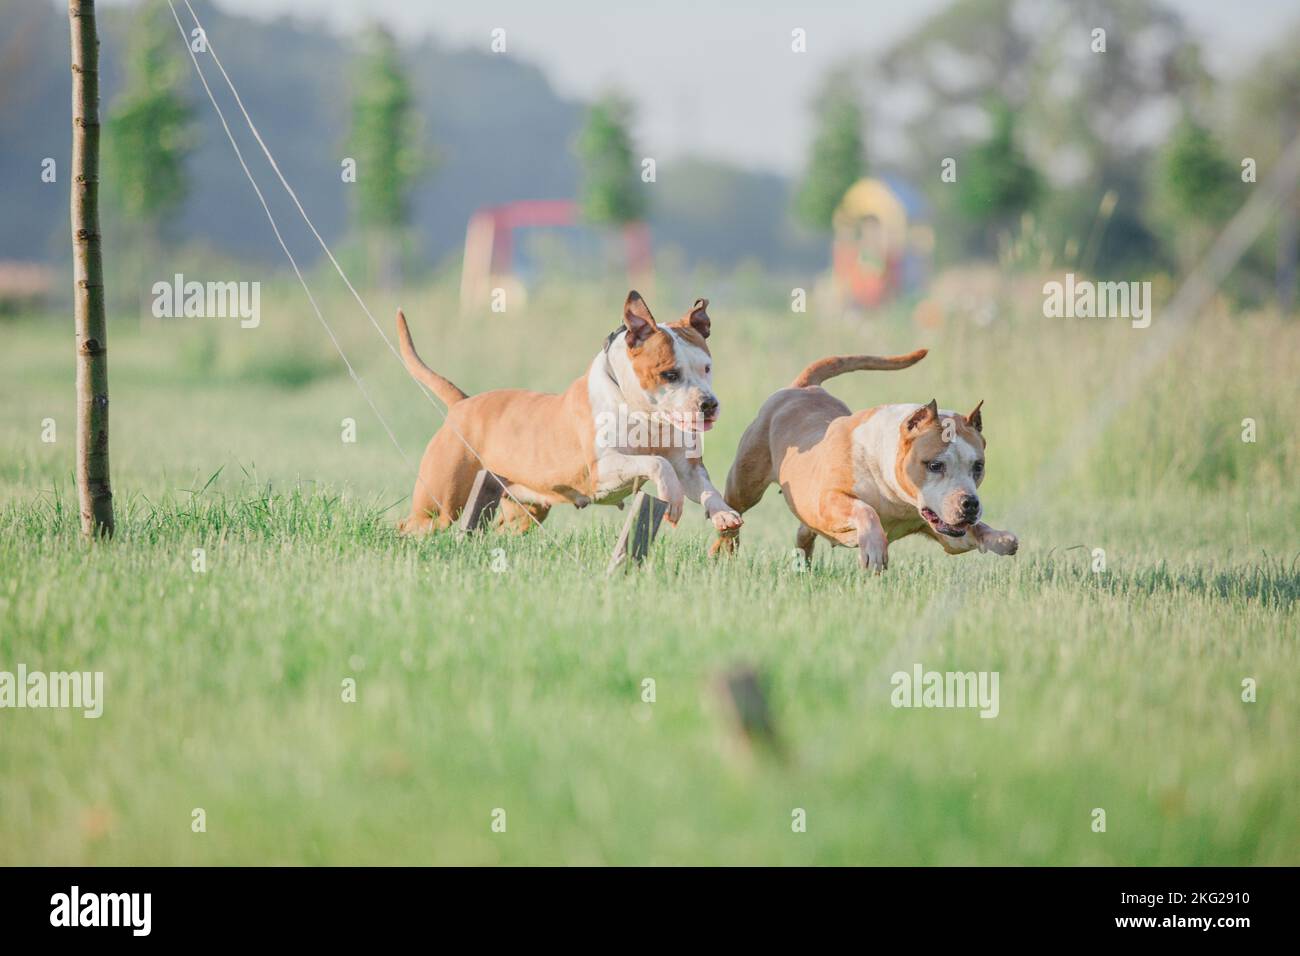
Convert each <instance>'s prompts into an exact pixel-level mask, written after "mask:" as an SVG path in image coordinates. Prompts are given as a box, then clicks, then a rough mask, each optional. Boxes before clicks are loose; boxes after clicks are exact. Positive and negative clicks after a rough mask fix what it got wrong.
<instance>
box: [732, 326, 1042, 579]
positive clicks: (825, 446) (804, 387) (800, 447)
mask: <svg viewBox="0 0 1300 956" xmlns="http://www.w3.org/2000/svg"><path fill="white" fill-rule="evenodd" d="M925 355H926V350H925V349H918V350H917V351H915V352H911V353H909V354H907V355H898V356H891V357H881V356H875V355H845V356H836V357H832V358H825V359H822V360H821V361H819V362H814V363H813V364H812V365H809V366H808V367H807V368H806V369H804V370H803V372H801V373H800V374H799V377H798V378H796V379H795V380H794V382H793V383H792V384H791V385H790V387H789V388H783V389H781V390H780V391H779V392H777V393H776V394H774V395H773V396H772V397H771V398H769V399H768V400H767V401H766V402H764V403H763V407H762V408H761V409H760V410H759V412H758V417H757V418H756V419H755V420H754V421H753V423H752V424H750V426H749V427H748V428H747V429H746V430H745V434H744V435H743V436H742V437H741V439H740V449H739V451H738V452H737V455H736V461H735V463H734V464H733V465H732V466H731V471H730V473H728V475H727V494H726V499H727V504H729V505H731V506H732V507H733V508H735V509H736V510H737V511H739V512H740V513H741V514H743V513H744V512H746V511H748V510H749V509H750V508H752V507H754V505H756V504H758V502H759V499H761V498H762V497H763V492H764V491H766V490H767V486H768V485H770V484H773V483H776V484H778V485H779V486H780V488H781V492H782V494H783V495H784V496H785V503H786V505H787V506H788V507H789V508H790V510H791V511H792V512H794V515H795V517H796V518H798V519H799V522H800V525H799V531H798V533H797V536H796V538H795V543H796V544H797V545H798V546H799V548H800V549H802V551H803V553H804V556H805V557H806V558H808V559H811V558H812V552H813V545H814V543H815V542H816V540H817V536H818V535H821V536H822V537H823V538H826V539H827V540H829V541H830V542H831V543H832V544H842V545H845V546H847V547H850V548H852V547H856V548H857V549H858V561H859V563H860V564H861V565H862V566H863V567H865V568H869V569H871V570H872V571H874V572H877V573H879V572H881V571H883V570H884V569H885V568H886V567H888V564H889V552H888V545H889V542H890V541H897V540H898V539H899V538H903V537H906V536H907V535H909V534H915V533H916V532H918V531H920V532H924V533H926V534H928V535H929V536H930V537H932V538H934V539H935V540H936V541H938V542H939V543H940V544H941V545H943V547H944V549H945V550H946V551H948V552H949V553H950V554H961V553H963V552H965V551H971V550H975V549H978V550H980V551H992V552H994V553H995V554H1015V553H1016V549H1017V547H1018V546H1019V542H1018V541H1017V539H1016V536H1015V535H1014V534H1012V533H1011V532H1009V531H998V530H996V529H994V528H990V527H989V526H988V525H986V524H984V523H983V522H981V521H980V513H981V506H980V500H979V496H978V495H977V494H976V488H978V487H979V484H980V482H981V481H983V479H984V448H985V441H984V434H983V421H982V419H981V417H980V405H983V402H981V403H980V405H977V406H976V407H975V410H974V411H973V412H971V413H970V414H969V415H958V414H956V413H954V412H950V411H947V410H941V409H940V408H939V407H938V405H937V404H936V403H935V402H934V401H931V402H930V404H928V405H878V406H876V407H875V408H868V409H866V410H865V411H861V412H857V413H854V412H851V411H850V410H849V407H848V406H847V405H845V404H844V403H843V402H841V401H840V400H839V399H838V398H835V397H834V396H833V395H831V394H830V393H829V392H827V391H826V390H825V389H823V388H821V387H820V386H821V383H822V382H824V381H825V380H826V379H828V378H832V377H833V376H836V375H841V374H843V373H845V372H852V371H859V370H864V369H879V370H888V369H901V368H907V367H908V366H909V365H915V364H916V363H917V362H919V361H921V359H923V358H924V357H925ZM738 541H739V537H738V536H737V535H732V536H730V537H719V538H718V539H717V540H716V541H714V543H713V547H712V549H711V552H712V553H717V552H718V551H720V550H723V551H730V550H733V549H734V548H735V547H736V545H737V543H738Z"/></svg>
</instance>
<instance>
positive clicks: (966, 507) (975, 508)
mask: <svg viewBox="0 0 1300 956" xmlns="http://www.w3.org/2000/svg"><path fill="white" fill-rule="evenodd" d="M961 513H962V514H963V515H965V516H966V517H967V518H974V517H975V516H976V515H977V514H979V513H980V500H979V499H978V498H976V497H975V496H974V495H966V497H964V498H962V500H961Z"/></svg>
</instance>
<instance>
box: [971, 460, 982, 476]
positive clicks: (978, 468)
mask: <svg viewBox="0 0 1300 956" xmlns="http://www.w3.org/2000/svg"><path fill="white" fill-rule="evenodd" d="M970 473H971V474H972V475H975V476H976V477H979V476H980V475H982V474H984V462H982V461H977V462H975V464H973V465H971V469H970Z"/></svg>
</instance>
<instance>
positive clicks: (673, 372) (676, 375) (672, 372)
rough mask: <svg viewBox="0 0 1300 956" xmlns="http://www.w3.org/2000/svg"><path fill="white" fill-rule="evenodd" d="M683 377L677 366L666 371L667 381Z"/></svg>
mask: <svg viewBox="0 0 1300 956" xmlns="http://www.w3.org/2000/svg"><path fill="white" fill-rule="evenodd" d="M681 377H682V373H681V372H679V371H677V369H675V368H670V369H669V370H668V371H666V372H664V381H665V382H676V381H677V380H678V379H680V378H681Z"/></svg>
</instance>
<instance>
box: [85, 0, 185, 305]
mask: <svg viewBox="0 0 1300 956" xmlns="http://www.w3.org/2000/svg"><path fill="white" fill-rule="evenodd" d="M126 60H127V62H126V74H127V75H126V84H125V88H124V89H123V91H122V94H121V95H120V96H119V97H118V98H117V102H116V103H115V104H114V106H113V108H112V109H111V110H110V111H109V114H108V122H107V126H106V129H105V133H106V136H105V144H104V145H105V150H104V152H105V157H104V158H105V162H104V172H105V179H106V180H107V181H106V183H105V185H106V186H107V187H108V189H107V192H108V198H109V201H110V203H111V205H112V206H113V208H114V210H115V211H117V213H118V214H119V215H120V216H121V217H122V219H123V220H124V224H125V225H126V227H127V229H128V231H130V232H134V236H133V237H132V238H134V240H135V241H134V242H133V243H132V245H133V246H134V247H135V248H134V251H135V256H134V259H135V264H136V271H137V272H138V273H140V274H139V275H137V276H136V280H137V283H133V284H136V285H137V288H138V289H139V290H140V292H139V294H140V295H142V296H143V295H144V294H145V287H144V285H142V284H138V283H140V282H142V280H143V279H144V278H145V275H144V273H145V270H147V269H148V268H150V267H151V265H152V264H153V263H155V262H157V258H158V251H159V248H160V245H161V240H162V238H163V236H164V234H165V233H166V232H167V231H168V229H167V227H168V225H169V224H171V223H172V222H174V216H175V214H176V213H177V212H178V211H179V210H180V207H181V206H182V205H183V204H184V202H185V198H186V196H187V195H188V193H189V182H188V180H187V178H186V175H185V161H186V159H187V157H188V156H189V155H190V153H191V151H192V150H193V146H194V128H193V126H192V120H193V109H192V107H191V105H190V103H189V102H188V100H187V99H186V97H185V95H184V92H183V84H184V81H185V78H186V76H187V74H188V72H189V64H188V63H187V62H186V60H185V54H184V52H182V49H181V47H180V46H179V37H178V34H177V33H176V23H175V21H174V20H173V18H172V15H171V13H170V11H169V10H168V8H167V6H166V4H165V3H162V2H160V0H155V2H149V3H145V4H143V5H142V6H141V7H140V9H139V11H138V12H137V13H136V15H135V17H134V19H133V26H132V29H131V37H130V43H129V46H128V49H127V56H126Z"/></svg>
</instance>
